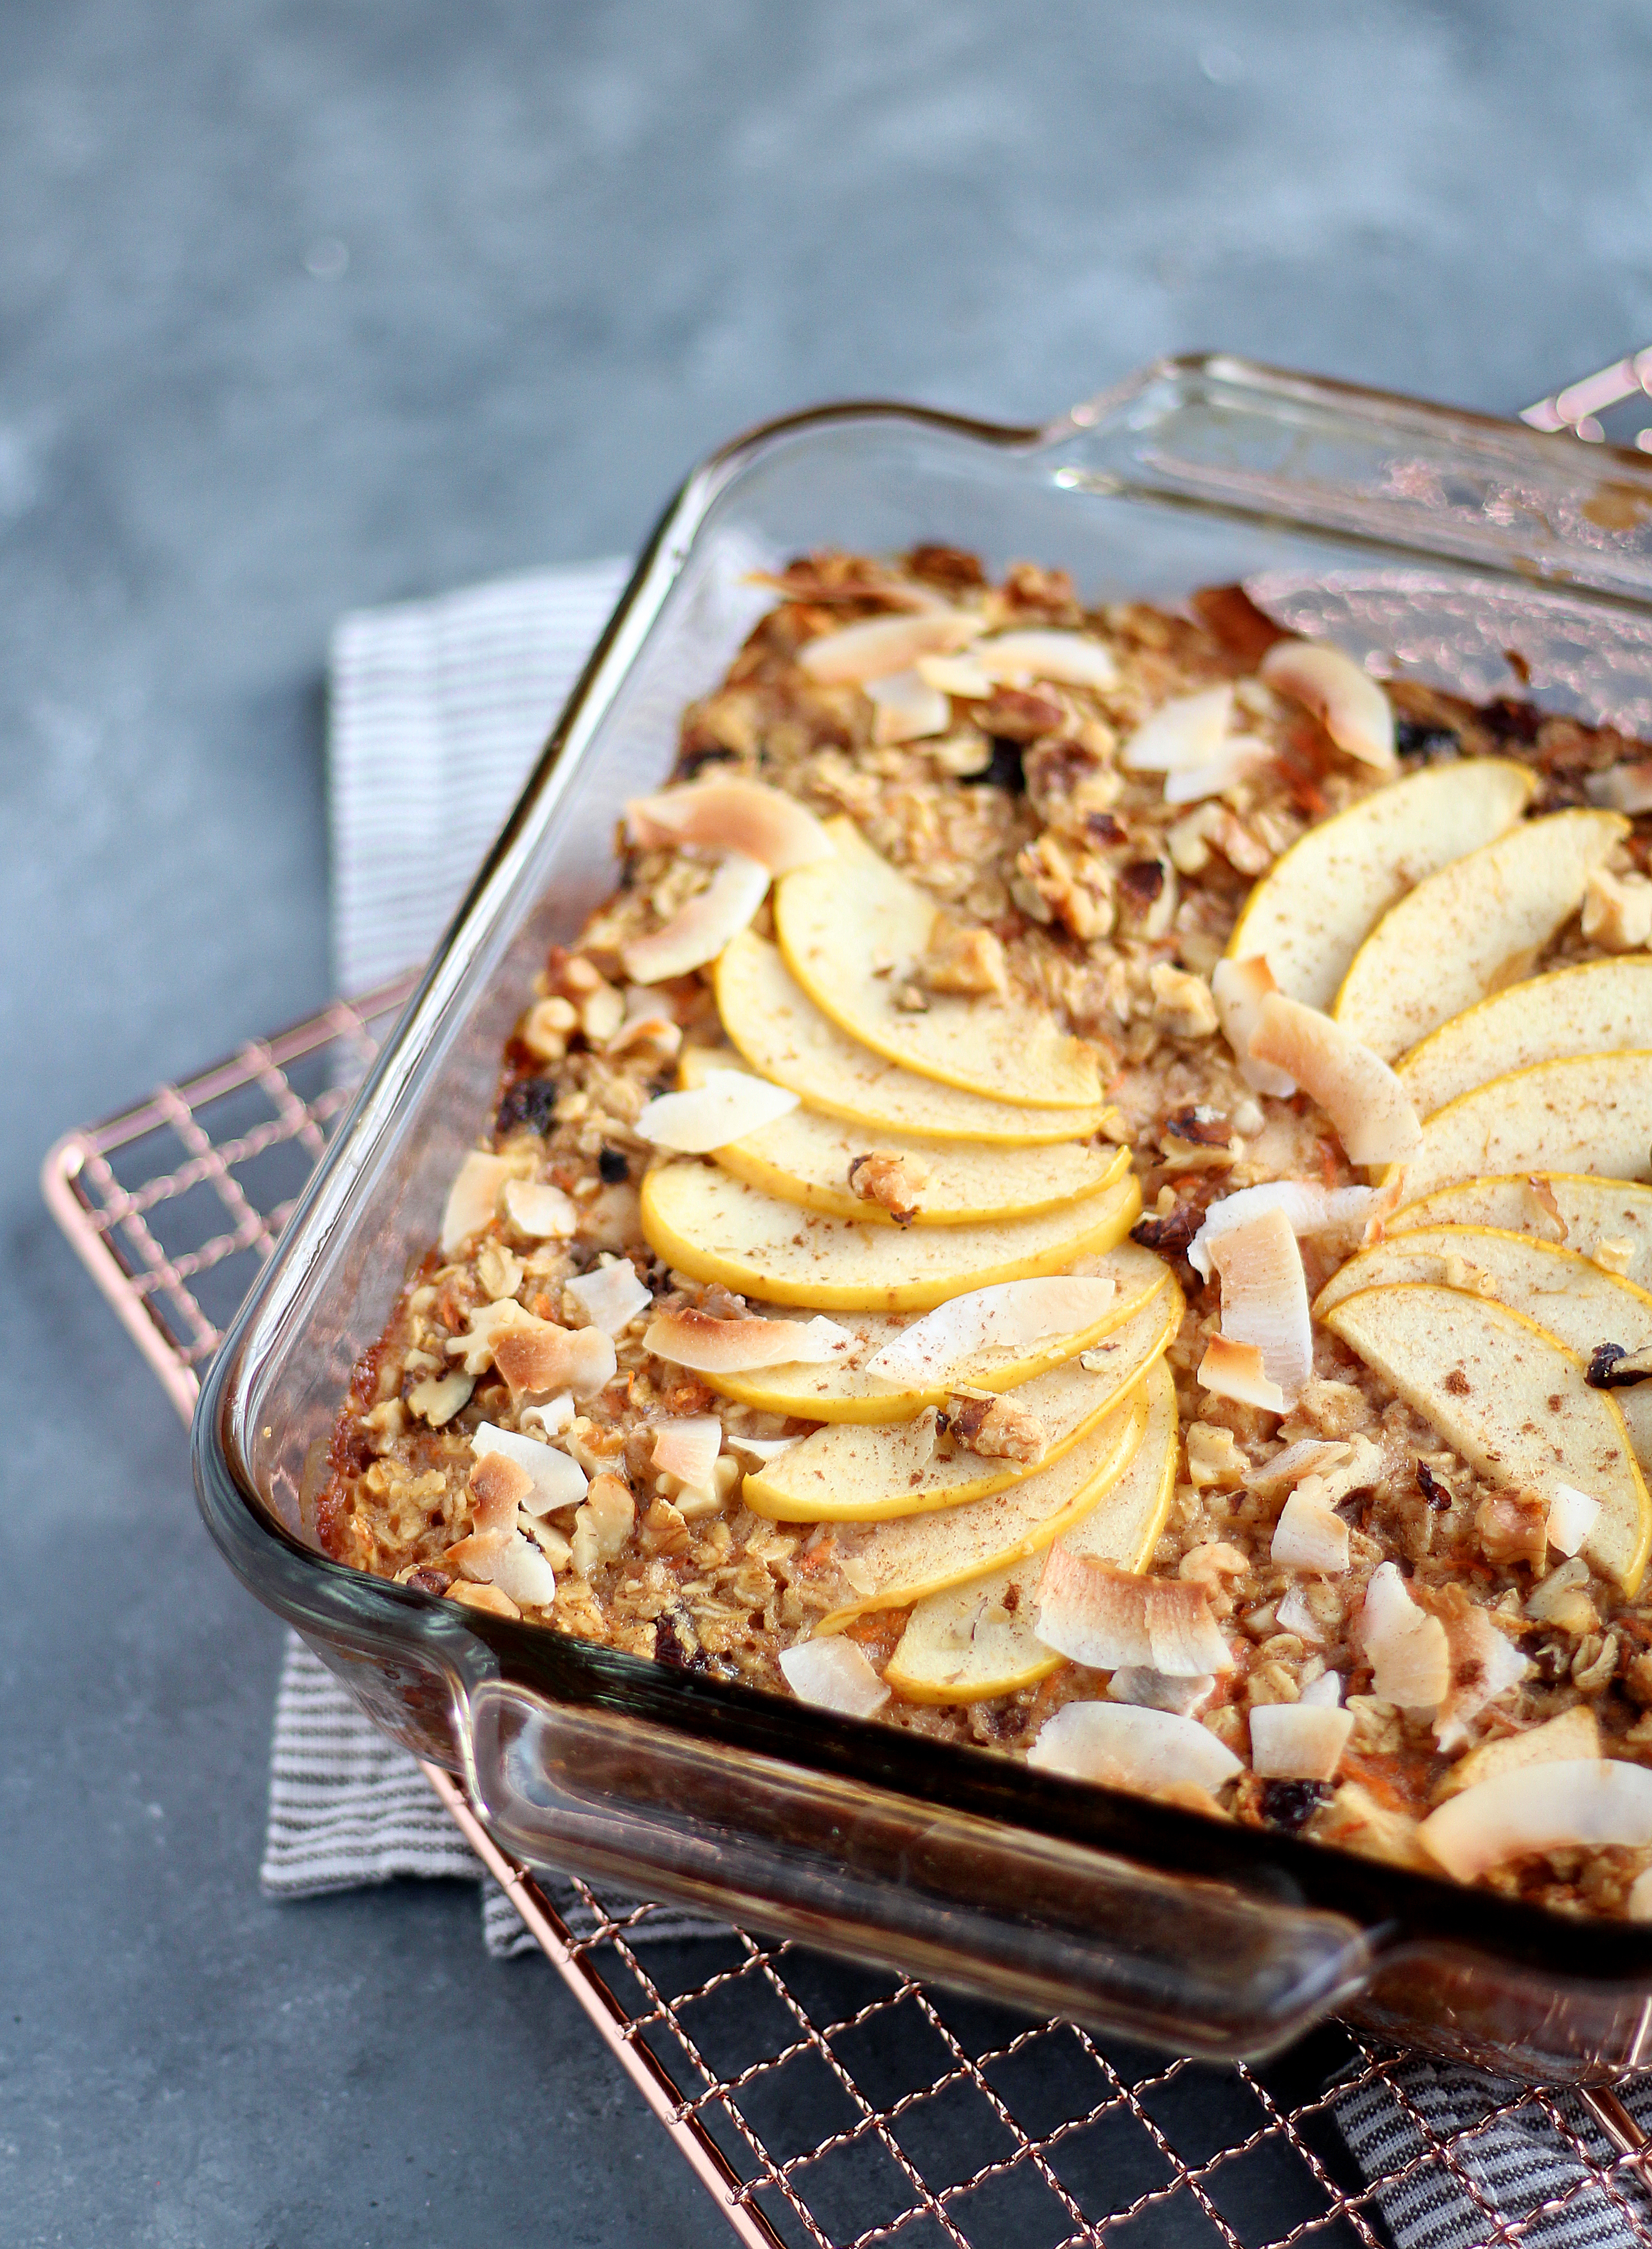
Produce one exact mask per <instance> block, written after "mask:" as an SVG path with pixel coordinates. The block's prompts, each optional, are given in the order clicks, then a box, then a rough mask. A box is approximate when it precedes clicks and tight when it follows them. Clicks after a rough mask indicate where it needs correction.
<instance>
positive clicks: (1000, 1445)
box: [947, 1398, 1050, 1465]
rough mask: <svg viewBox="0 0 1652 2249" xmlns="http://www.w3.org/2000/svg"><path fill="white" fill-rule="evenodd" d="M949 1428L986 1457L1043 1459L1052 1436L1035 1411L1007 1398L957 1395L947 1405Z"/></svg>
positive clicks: (973, 1449) (1025, 1460)
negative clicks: (1030, 1411) (1012, 1402)
mask: <svg viewBox="0 0 1652 2249" xmlns="http://www.w3.org/2000/svg"><path fill="white" fill-rule="evenodd" d="M947 1420H948V1427H949V1428H950V1430H951V1433H952V1434H953V1436H954V1437H956V1439H957V1441H958V1442H959V1443H960V1444H961V1445H967V1446H968V1447H969V1448H970V1451H971V1452H972V1453H979V1454H981V1455H983V1456H984V1458H985V1459H987V1460H993V1461H1020V1462H1025V1463H1027V1464H1028V1465H1030V1464H1031V1463H1032V1462H1035V1461H1041V1460H1042V1459H1043V1458H1044V1455H1045V1453H1046V1452H1047V1451H1048V1450H1049V1448H1050V1439H1049V1435H1048V1433H1047V1432H1046V1430H1045V1426H1044V1424H1043V1422H1042V1421H1040V1420H1039V1419H1038V1415H1037V1414H1036V1413H1028V1411H1027V1409H1026V1407H1025V1406H1016V1405H1012V1404H1011V1401H1010V1400H1009V1399H1007V1398H955V1399H953V1400H950V1401H949V1404H948V1406H947Z"/></svg>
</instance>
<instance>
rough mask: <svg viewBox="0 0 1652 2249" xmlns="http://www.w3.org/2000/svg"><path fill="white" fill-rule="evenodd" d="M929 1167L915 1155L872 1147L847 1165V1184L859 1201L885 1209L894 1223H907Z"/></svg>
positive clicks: (915, 1205)
mask: <svg viewBox="0 0 1652 2249" xmlns="http://www.w3.org/2000/svg"><path fill="white" fill-rule="evenodd" d="M928 1180H929V1168H928V1166H926V1165H924V1164H922V1163H921V1162H920V1161H919V1159H917V1157H915V1156H893V1155H891V1154H889V1152H888V1150H887V1149H881V1148H874V1149H873V1150H872V1151H871V1152H870V1153H869V1154H867V1155H864V1156H857V1157H855V1159H854V1160H853V1162H852V1163H851V1164H850V1166H849V1186H850V1189H851V1191H852V1192H853V1193H855V1194H857V1195H859V1196H860V1200H861V1201H862V1202H874V1203H876V1204H877V1206H878V1207H879V1208H880V1210H887V1211H888V1214H889V1215H890V1217H891V1218H892V1219H893V1220H894V1221H895V1224H896V1225H897V1226H910V1225H911V1223H912V1221H913V1220H914V1219H915V1217H916V1216H917V1214H918V1210H919V1207H920V1205H919V1201H918V1197H919V1193H920V1191H921V1190H922V1187H923V1186H924V1185H925V1184H926V1182H927V1181H928Z"/></svg>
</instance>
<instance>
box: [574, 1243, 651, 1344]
mask: <svg viewBox="0 0 1652 2249" xmlns="http://www.w3.org/2000/svg"><path fill="white" fill-rule="evenodd" d="M567 1285H568V1294H569V1295H570V1296H572V1299H573V1301H574V1303H576V1304H578V1306H579V1310H581V1311H582V1312H583V1313H584V1314H585V1316H586V1320H587V1321H588V1322H589V1324H590V1325H591V1326H592V1327H593V1328H600V1329H601V1330H602V1331H603V1333H604V1334H605V1335H611V1336H617V1335H619V1334H620V1332H621V1331H622V1330H624V1329H626V1328H628V1327H629V1326H630V1324H631V1323H632V1321H633V1320H634V1319H635V1317H636V1316H637V1314H638V1313H639V1312H641V1311H643V1310H646V1309H647V1307H648V1305H649V1304H651V1303H653V1302H654V1299H653V1297H652V1296H650V1295H649V1293H648V1290H647V1289H646V1288H645V1287H644V1286H643V1284H642V1283H641V1281H639V1280H638V1278H637V1269H636V1267H635V1266H634V1264H633V1263H632V1262H631V1261H630V1259H629V1258H628V1257H616V1258H614V1260H613V1261H612V1262H610V1263H608V1264H606V1265H599V1266H598V1267H597V1268H596V1269H595V1271H594V1272H591V1273H582V1274H580V1275H579V1277H578V1279H577V1280H572V1281H570V1282H569V1283H568V1284H567Z"/></svg>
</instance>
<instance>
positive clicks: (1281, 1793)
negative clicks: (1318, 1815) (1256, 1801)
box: [1262, 1780, 1331, 1835]
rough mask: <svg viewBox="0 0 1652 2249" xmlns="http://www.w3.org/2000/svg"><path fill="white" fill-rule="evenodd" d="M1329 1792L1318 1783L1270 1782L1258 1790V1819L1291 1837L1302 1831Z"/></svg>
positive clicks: (1318, 1781)
mask: <svg viewBox="0 0 1652 2249" xmlns="http://www.w3.org/2000/svg"><path fill="white" fill-rule="evenodd" d="M1330 1793H1331V1792H1330V1790H1329V1789H1328V1788H1327V1787H1326V1785H1325V1783H1324V1782H1323V1781H1322V1780H1270V1781H1267V1782H1265V1784H1264V1785H1263V1790H1262V1817H1263V1818H1264V1819H1265V1820H1266V1821H1267V1823H1268V1825H1269V1826H1270V1827H1282V1828H1283V1829H1284V1830H1285V1833H1286V1834H1287V1835H1294V1834H1295V1833H1296V1832H1297V1830H1298V1829H1299V1827H1305V1826H1306V1825H1307V1823H1308V1821H1309V1820H1310V1819H1312V1818H1313V1814H1314V1812H1316V1811H1317V1810H1318V1809H1319V1807H1320V1805H1322V1804H1323V1803H1324V1802H1325V1801H1326V1798H1327V1797H1328V1796H1329V1795H1330Z"/></svg>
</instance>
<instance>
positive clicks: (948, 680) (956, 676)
mask: <svg viewBox="0 0 1652 2249" xmlns="http://www.w3.org/2000/svg"><path fill="white" fill-rule="evenodd" d="M916 670H917V674H918V677H919V678H920V679H922V681H923V682H924V683H925V684H926V685H927V686H929V687H938V688H939V689H940V691H941V692H942V694H943V695H956V697H957V698H958V700H959V701H960V702H961V703H984V702H985V701H986V700H987V698H988V697H989V696H990V695H991V692H992V681H991V678H990V677H988V675H987V674H986V673H985V672H984V671H982V669H981V667H980V665H979V664H977V663H975V662H974V661H973V660H972V659H971V658H970V657H967V656H921V657H919V658H918V661H917V666H916Z"/></svg>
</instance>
